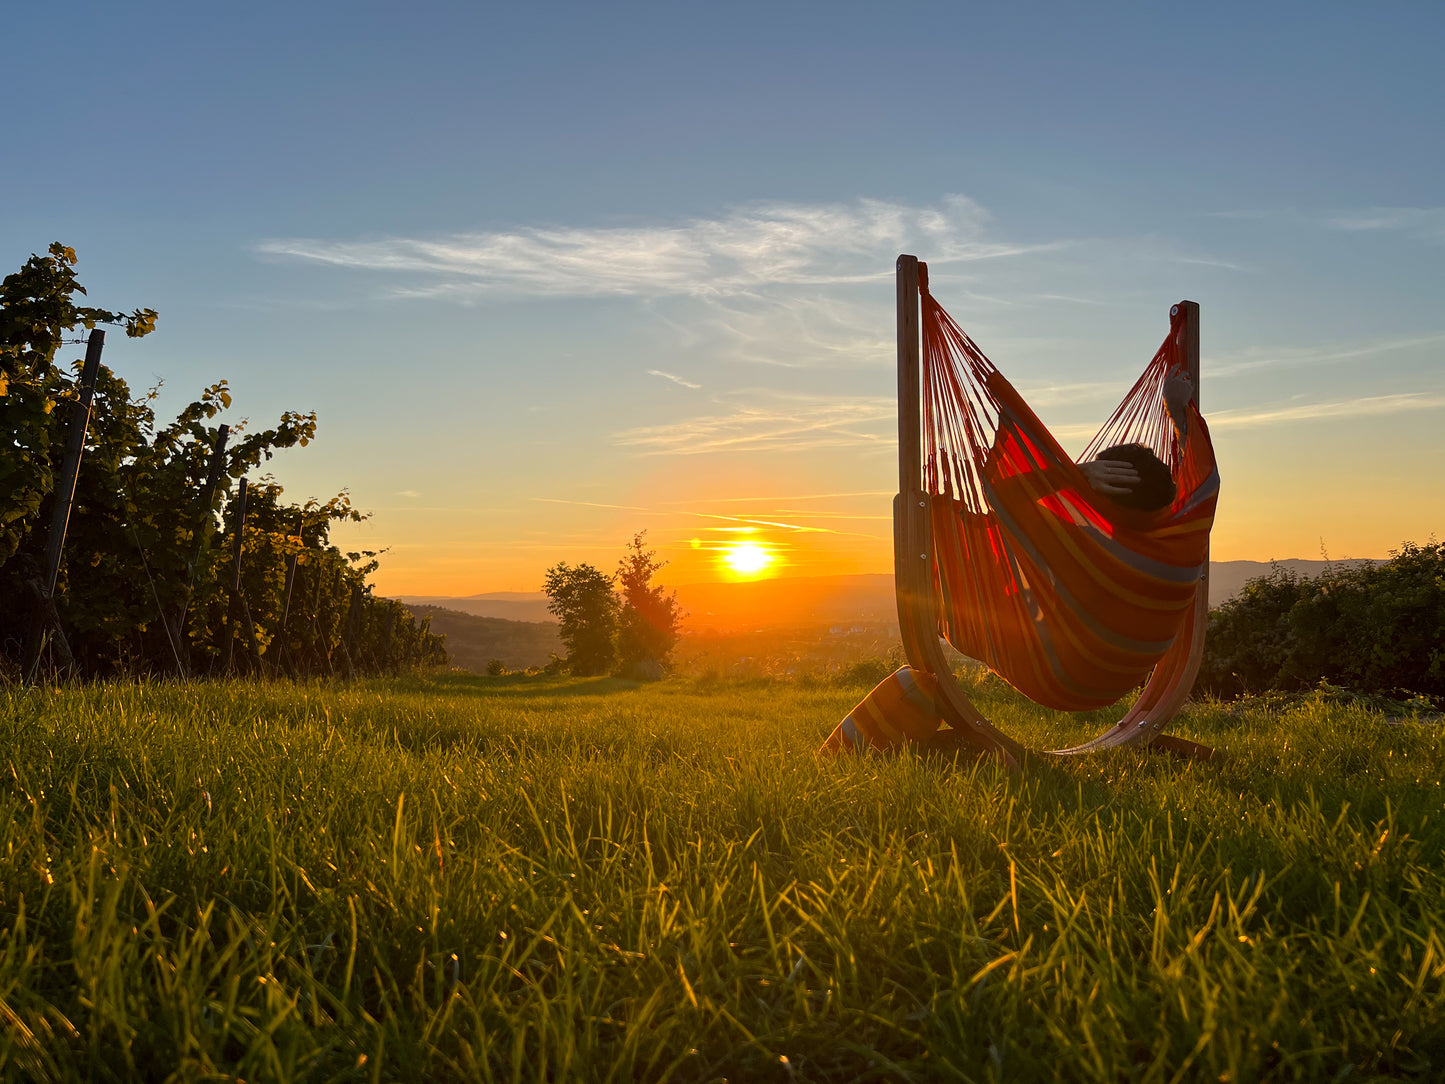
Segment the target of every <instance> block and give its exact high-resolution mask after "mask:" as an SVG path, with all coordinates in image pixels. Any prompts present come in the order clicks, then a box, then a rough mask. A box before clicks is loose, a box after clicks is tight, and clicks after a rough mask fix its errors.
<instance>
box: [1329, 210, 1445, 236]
mask: <svg viewBox="0 0 1445 1084" xmlns="http://www.w3.org/2000/svg"><path fill="white" fill-rule="evenodd" d="M1329 224H1330V225H1331V226H1333V227H1335V229H1339V230H1350V231H1354V232H1358V231H1362V230H1383V231H1389V232H1393V233H1405V234H1409V235H1411V236H1414V237H1422V238H1425V239H1426V240H1430V241H1445V207H1371V208H1368V209H1367V210H1364V211H1355V212H1350V213H1347V214H1341V215H1337V216H1335V217H1333V218H1331V219H1329Z"/></svg>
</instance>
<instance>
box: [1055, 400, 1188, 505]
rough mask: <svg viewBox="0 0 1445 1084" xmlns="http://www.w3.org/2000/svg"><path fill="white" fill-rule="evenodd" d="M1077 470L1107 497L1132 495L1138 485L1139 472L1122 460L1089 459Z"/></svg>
mask: <svg viewBox="0 0 1445 1084" xmlns="http://www.w3.org/2000/svg"><path fill="white" fill-rule="evenodd" d="M1185 383H1188V381H1185ZM1079 469H1080V470H1081V471H1083V472H1084V477H1085V478H1087V479H1088V480H1089V485H1090V486H1091V487H1092V488H1094V489H1095V490H1097V491H1098V492H1100V493H1103V494H1104V495H1106V496H1109V497H1117V496H1119V495H1120V494H1123V493H1133V492H1134V487H1135V486H1137V485H1138V484H1139V472H1138V471H1136V470H1135V469H1134V468H1133V467H1132V466H1131V465H1129V464H1128V463H1126V462H1124V461H1123V460H1122V459H1091V460H1089V462H1087V463H1080V464H1079Z"/></svg>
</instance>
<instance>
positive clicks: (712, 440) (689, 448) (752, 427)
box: [612, 395, 895, 455]
mask: <svg viewBox="0 0 1445 1084" xmlns="http://www.w3.org/2000/svg"><path fill="white" fill-rule="evenodd" d="M771 398H773V399H774V400H778V401H779V402H778V403H777V405H740V406H738V407H736V408H735V409H733V410H732V411H730V412H729V413H726V414H716V415H711V416H705V417H696V418H688V419H686V420H685V421H680V422H672V423H669V424H667V425H652V426H643V427H640V428H636V429H628V430H624V431H623V432H620V433H617V434H614V436H613V438H612V440H613V443H614V444H618V445H621V446H623V447H629V448H637V449H639V450H641V451H643V452H647V453H651V454H659V455H660V454H670V455H700V454H703V453H706V452H779V451H789V452H795V451H804V450H812V449H819V448H857V447H864V446H886V445H889V444H891V443H892V441H893V440H894V434H893V431H892V423H893V420H894V417H895V406H894V402H893V399H892V398H884V397H879V396H803V395H775V396H772V397H771ZM885 423H886V424H885Z"/></svg>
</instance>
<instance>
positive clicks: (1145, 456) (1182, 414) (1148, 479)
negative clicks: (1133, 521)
mask: <svg viewBox="0 0 1445 1084" xmlns="http://www.w3.org/2000/svg"><path fill="white" fill-rule="evenodd" d="M1193 398H1194V385H1193V384H1192V383H1190V381H1189V378H1188V377H1187V376H1184V375H1182V374H1176V375H1174V376H1171V377H1169V379H1168V380H1166V381H1165V382H1164V405H1165V407H1166V408H1167V409H1168V411H1169V418H1170V420H1171V421H1173V422H1174V430H1175V432H1176V433H1177V434H1178V435H1179V448H1180V451H1183V450H1184V448H1185V447H1186V446H1187V444H1188V442H1189V403H1190V400H1192V399H1193ZM1079 470H1081V471H1083V472H1084V477H1085V478H1087V479H1088V480H1089V485H1090V486H1091V487H1092V488H1093V489H1094V490H1095V491H1097V492H1099V493H1102V494H1104V496H1106V497H1109V498H1110V499H1112V500H1113V501H1114V503H1116V504H1122V505H1123V506H1124V507H1125V508H1134V509H1137V510H1138V511H1141V512H1157V511H1160V510H1161V509H1164V508H1168V507H1169V506H1170V505H1172V504H1173V503H1174V498H1175V496H1176V495H1177V493H1178V487H1177V486H1176V485H1175V484H1174V475H1173V473H1172V472H1171V471H1170V470H1169V467H1168V465H1167V464H1165V462H1164V460H1162V459H1160V458H1159V457H1158V456H1157V455H1155V454H1154V453H1153V452H1152V451H1150V450H1149V449H1148V448H1146V447H1144V445H1142V444H1115V445H1114V446H1113V447H1111V448H1105V449H1104V450H1103V451H1102V452H1100V453H1099V454H1098V455H1097V456H1095V457H1094V458H1093V459H1091V460H1089V461H1088V462H1087V463H1080V464H1079Z"/></svg>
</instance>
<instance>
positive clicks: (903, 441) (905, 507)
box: [893, 255, 1024, 766]
mask: <svg viewBox="0 0 1445 1084" xmlns="http://www.w3.org/2000/svg"><path fill="white" fill-rule="evenodd" d="M897 272H898V496H897V497H895V498H894V499H893V577H894V590H895V592H896V594H897V598H898V631H899V635H900V636H901V637H902V640H903V653H904V655H905V656H906V657H907V658H908V663H909V665H910V666H912V667H914V669H917V670H923V671H926V672H928V673H929V674H931V675H933V677H934V679H935V680H936V682H937V690H938V710H939V714H940V716H941V717H942V719H943V721H944V722H945V723H947V724H948V726H949V727H950V728H951V730H947V731H940V732H939V737H941V738H948V739H957V740H961V741H964V742H966V743H968V744H969V745H971V746H973V747H974V748H976V749H980V750H984V751H988V752H992V753H996V754H997V755H998V756H999V757H1000V758H1001V759H1002V760H1003V761H1004V763H1006V764H1009V765H1010V766H1016V765H1017V762H1018V758H1019V757H1021V756H1022V755H1023V751H1024V750H1023V746H1021V745H1020V744H1019V743H1018V742H1016V741H1014V740H1013V739H1012V738H1010V737H1008V736H1007V735H1006V734H1003V733H1002V732H1001V731H999V730H998V729H997V728H995V727H994V726H993V725H992V724H991V723H989V721H988V720H987V719H985V718H984V717H983V716H982V715H980V714H979V712H978V710H977V709H976V708H975V707H974V706H973V705H972V704H971V703H970V702H969V700H968V697H967V696H965V695H964V693H963V690H962V689H960V688H959V687H958V682H956V681H955V680H954V678H953V671H952V670H951V669H950V667H949V664H948V659H947V657H946V656H945V655H944V653H943V647H942V645H941V644H940V643H939V635H938V611H937V603H936V600H935V598H934V582H933V530H932V527H931V526H930V522H929V517H930V515H931V514H932V507H931V505H932V499H931V497H930V496H929V494H928V493H927V491H926V490H925V489H924V484H923V402H922V392H921V386H922V365H921V344H920V327H921V324H920V318H919V285H920V282H923V281H926V276H927V274H928V269H927V265H925V264H920V263H919V261H918V257H916V256H907V255H904V256H899V257H898V264H897Z"/></svg>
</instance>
